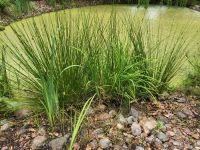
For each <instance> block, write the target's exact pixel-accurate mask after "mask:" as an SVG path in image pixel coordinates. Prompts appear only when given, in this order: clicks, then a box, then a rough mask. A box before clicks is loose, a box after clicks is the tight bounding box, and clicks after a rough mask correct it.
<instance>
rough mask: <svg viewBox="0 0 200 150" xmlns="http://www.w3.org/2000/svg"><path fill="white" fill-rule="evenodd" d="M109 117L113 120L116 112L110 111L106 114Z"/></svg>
mask: <svg viewBox="0 0 200 150" xmlns="http://www.w3.org/2000/svg"><path fill="white" fill-rule="evenodd" d="M108 114H109V115H110V117H111V118H114V117H115V116H116V115H117V112H116V111H115V110H111V111H109V113H108Z"/></svg>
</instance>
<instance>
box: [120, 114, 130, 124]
mask: <svg viewBox="0 0 200 150" xmlns="http://www.w3.org/2000/svg"><path fill="white" fill-rule="evenodd" d="M118 122H119V123H121V124H123V125H127V124H128V122H127V120H126V119H125V118H124V116H123V115H122V114H119V116H118Z"/></svg>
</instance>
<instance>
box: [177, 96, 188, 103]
mask: <svg viewBox="0 0 200 150" xmlns="http://www.w3.org/2000/svg"><path fill="white" fill-rule="evenodd" d="M186 101H187V99H186V98H185V97H181V98H178V100H177V102H179V103H185V102H186Z"/></svg>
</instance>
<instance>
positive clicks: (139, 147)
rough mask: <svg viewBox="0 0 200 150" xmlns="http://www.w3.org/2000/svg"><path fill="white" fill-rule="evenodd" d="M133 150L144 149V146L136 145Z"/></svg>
mask: <svg viewBox="0 0 200 150" xmlns="http://www.w3.org/2000/svg"><path fill="white" fill-rule="evenodd" d="M135 150H144V147H142V146H136V148H135Z"/></svg>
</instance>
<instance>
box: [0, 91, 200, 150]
mask: <svg viewBox="0 0 200 150" xmlns="http://www.w3.org/2000/svg"><path fill="white" fill-rule="evenodd" d="M159 100H160V102H145V103H133V104H131V110H130V112H127V111H124V112H123V109H119V105H116V104H113V103H110V102H109V101H107V102H105V101H101V102H100V103H99V102H98V103H94V104H93V105H92V106H91V108H90V109H89V111H88V113H87V117H86V119H85V121H84V123H83V125H82V128H81V130H80V134H79V136H78V140H77V143H76V144H75V145H74V149H75V150H79V149H80V150H83V149H86V150H96V149H98V150H100V149H103V148H104V149H114V150H123V149H124V150H125V149H126V150H127V149H129V150H134V149H137V150H142V149H145V150H146V149H152V150H164V149H168V150H174V149H185V150H186V149H190V150H198V149H199V148H200V140H199V139H200V101H199V99H198V98H197V97H195V96H185V95H183V94H181V93H172V94H170V95H166V96H163V97H160V99H159ZM19 117H21V116H19V115H18V116H15V117H13V118H10V119H7V120H6V121H5V122H7V123H5V124H4V125H3V126H2V127H1V131H0V133H1V136H0V145H1V146H0V148H1V149H2V150H7V149H16V150H17V149H20V150H27V149H30V148H33V149H35V148H39V149H56V150H58V149H59V147H63V148H64V147H68V146H69V138H70V132H69V131H67V126H66V128H65V130H62V127H61V126H62V125H60V124H57V125H56V126H55V130H54V131H49V127H48V126H47V123H45V122H46V121H45V118H43V119H42V120H43V121H42V122H38V126H36V121H35V120H34V119H32V118H29V117H26V119H22V118H19ZM1 122H2V121H1ZM8 122H9V123H8ZM66 124H68V125H69V124H70V122H68V123H66ZM69 127H70V126H68V128H69ZM55 147H56V148H55Z"/></svg>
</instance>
